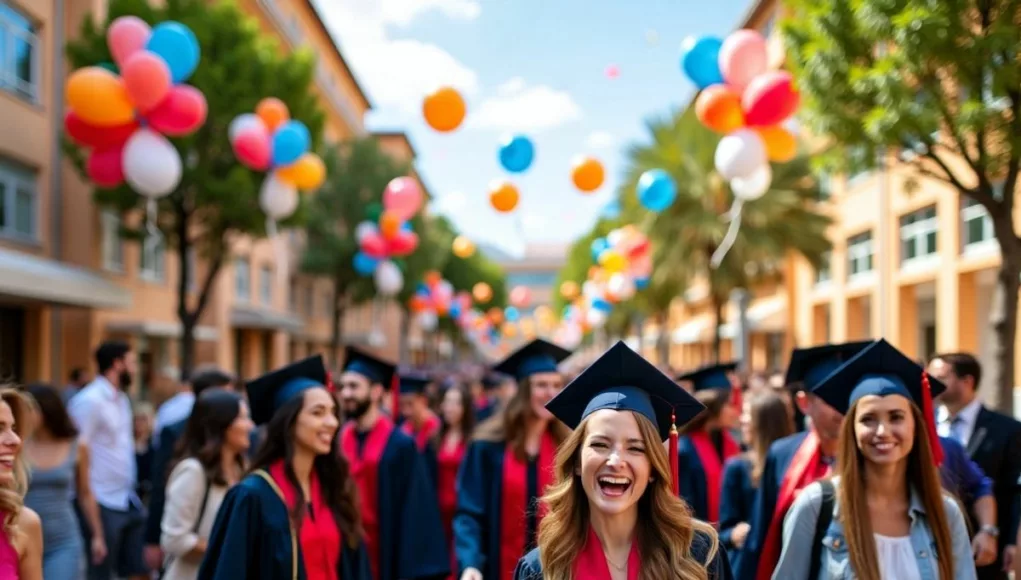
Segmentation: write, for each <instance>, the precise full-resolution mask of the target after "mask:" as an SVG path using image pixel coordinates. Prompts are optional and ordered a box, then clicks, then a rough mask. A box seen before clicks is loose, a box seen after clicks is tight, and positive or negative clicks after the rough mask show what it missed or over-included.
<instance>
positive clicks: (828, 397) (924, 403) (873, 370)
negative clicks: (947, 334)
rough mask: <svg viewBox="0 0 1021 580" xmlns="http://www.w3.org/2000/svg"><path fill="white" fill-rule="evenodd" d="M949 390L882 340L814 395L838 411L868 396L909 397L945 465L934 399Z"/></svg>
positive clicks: (833, 376) (818, 389) (861, 354)
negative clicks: (920, 414) (938, 435)
mask: <svg viewBox="0 0 1021 580" xmlns="http://www.w3.org/2000/svg"><path fill="white" fill-rule="evenodd" d="M946 389H947V388H946V386H945V385H944V384H943V383H941V382H940V381H938V380H936V379H934V378H931V377H929V374H928V373H927V372H925V369H924V368H922V367H921V366H919V365H918V363H916V362H915V361H913V360H911V359H910V358H908V357H907V355H905V354H904V353H902V352H901V351H899V350H897V348H896V347H894V346H893V345H891V344H890V343H888V342H886V340H884V339H879V340H877V341H875V342H873V343H871V344H869V345H868V346H866V347H865V348H864V349H862V350H861V351H860V352H859V353H858V354H856V355H854V356H853V357H851V358H850V359H849V360H848V361H847V362H846V363H844V364H843V365H841V366H840V367H839V368H838V369H836V370H835V371H833V372H832V373H831V374H830V375H829V376H828V377H826V378H825V379H823V381H822V382H820V383H819V384H818V385H816V386H815V388H814V389H813V390H812V392H813V393H814V394H815V395H817V396H819V397H820V398H822V400H823V401H825V402H826V404H828V405H829V406H831V407H833V408H834V409H835V410H836V411H839V412H840V413H841V414H844V415H846V414H847V411H848V410H849V409H850V408H851V407H852V406H853V405H854V404H855V403H856V402H858V400H860V399H861V398H862V397H865V396H868V395H877V396H879V397H887V396H890V395H901V396H902V397H907V398H908V399H910V400H911V401H913V402H914V403H915V404H916V405H918V406H919V407H920V408H921V410H922V416H923V418H924V419H925V422H926V430H927V432H928V435H929V443H930V445H931V446H932V449H933V455H934V456H935V459H936V462H937V463H941V462H942V461H943V448H942V446H940V443H939V438H938V437H937V435H936V424H935V422H936V415H935V413H934V412H933V406H932V399H933V398H934V397H938V396H939V395H940V394H942V393H943V391H945V390H946Z"/></svg>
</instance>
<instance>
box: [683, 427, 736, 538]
mask: <svg viewBox="0 0 1021 580" xmlns="http://www.w3.org/2000/svg"><path fill="white" fill-rule="evenodd" d="M721 433H722V434H723V459H720V456H719V454H717V453H716V446H715V445H713V441H712V439H711V438H710V437H709V433H707V432H705V431H696V432H694V433H690V434H689V435H688V439H689V440H691V444H692V445H693V446H694V447H695V452H696V453H698V459H699V461H701V462H702V470H703V471H705V491H706V509H707V515H708V518H709V522H710V523H712V524H715V523H716V522H719V521H720V488H721V485H722V481H723V462H724V461H726V460H728V459H730V458H731V457H733V456H735V455H737V454H738V453H740V452H741V447H740V446H738V444H737V442H735V441H734V439H733V438H731V436H730V433H727V432H726V431H722V432H721Z"/></svg>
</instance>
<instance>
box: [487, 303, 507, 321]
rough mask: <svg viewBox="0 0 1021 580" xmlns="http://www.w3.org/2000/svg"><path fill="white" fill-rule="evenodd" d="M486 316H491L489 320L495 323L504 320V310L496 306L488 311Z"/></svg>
mask: <svg viewBox="0 0 1021 580" xmlns="http://www.w3.org/2000/svg"><path fill="white" fill-rule="evenodd" d="M486 316H488V317H489V321H490V322H492V323H493V324H494V325H497V324H500V323H501V322H503V310H500V309H499V308H497V307H495V306H494V307H492V308H490V309H489V310H487V311H486Z"/></svg>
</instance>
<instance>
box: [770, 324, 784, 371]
mask: <svg viewBox="0 0 1021 580" xmlns="http://www.w3.org/2000/svg"><path fill="white" fill-rule="evenodd" d="M786 358H787V349H785V348H784V334H783V333H782V332H770V333H769V334H767V335H766V368H767V369H769V370H771V371H772V370H775V369H782V368H784V364H786V362H787V361H786Z"/></svg>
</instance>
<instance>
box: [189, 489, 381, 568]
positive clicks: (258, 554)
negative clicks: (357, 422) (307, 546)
mask: <svg viewBox="0 0 1021 580" xmlns="http://www.w3.org/2000/svg"><path fill="white" fill-rule="evenodd" d="M337 573H338V575H339V577H340V579H341V580H372V572H370V571H369V556H368V553H367V552H366V551H365V544H364V543H362V544H361V545H359V546H358V548H356V549H352V548H350V547H349V546H348V545H347V544H346V543H345V544H344V547H343V548H342V552H341V555H340V560H339V564H338V571H337ZM305 577H306V576H305V563H304V561H303V559H302V554H301V545H300V543H299V542H298V537H297V535H296V534H295V533H294V532H293V531H292V530H291V524H290V520H289V518H288V515H287V506H286V505H285V504H284V500H283V498H281V497H280V496H279V495H277V492H276V491H274V489H273V488H272V487H271V486H270V485H269V483H268V482H267V481H266V480H265V479H263V478H262V477H261V476H259V475H255V474H252V475H249V476H247V477H245V478H244V479H243V480H241V483H239V484H238V485H235V486H234V487H233V488H231V490H230V491H228V492H227V496H226V497H225V498H224V499H223V503H222V504H220V510H219V511H218V512H217V514H216V523H214V524H213V531H212V533H211V534H210V536H209V542H208V547H207V548H206V555H205V558H204V559H203V560H202V567H201V568H200V569H199V575H198V580H304V579H305Z"/></svg>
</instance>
